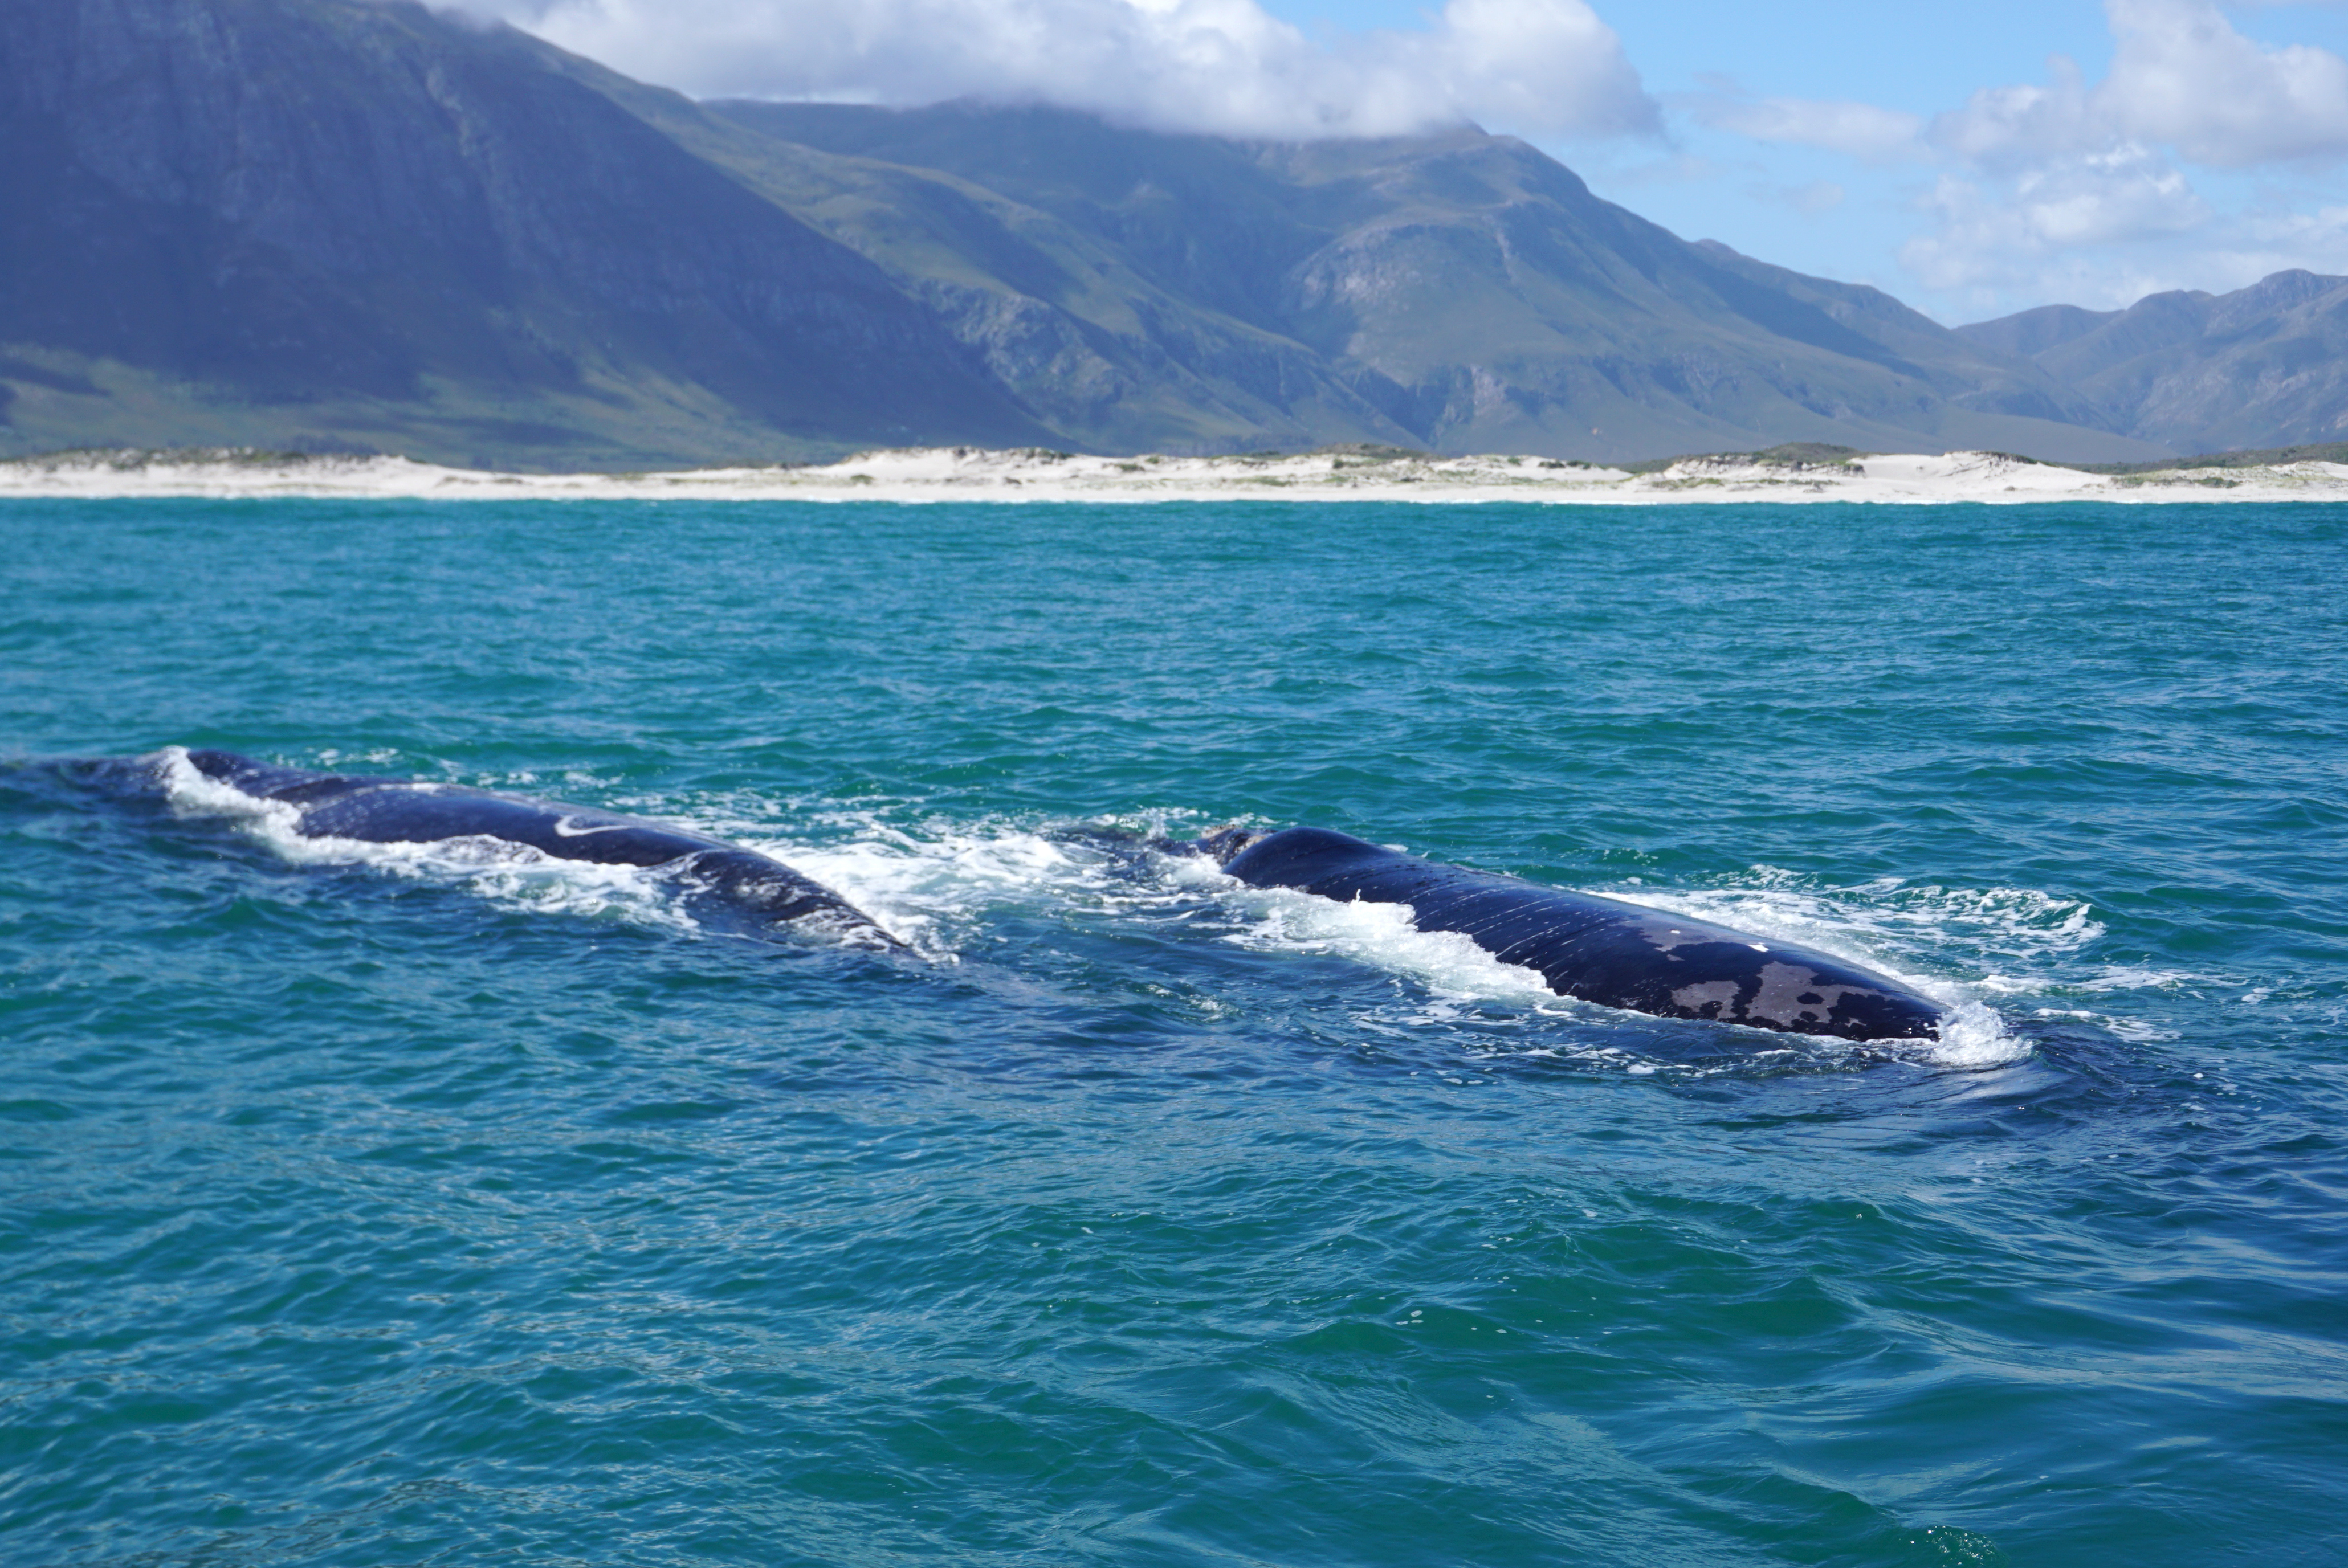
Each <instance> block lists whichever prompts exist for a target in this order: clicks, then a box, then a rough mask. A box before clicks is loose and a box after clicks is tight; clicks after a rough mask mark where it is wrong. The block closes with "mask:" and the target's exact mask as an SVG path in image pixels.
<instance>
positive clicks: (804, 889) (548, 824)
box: [185, 750, 909, 952]
mask: <svg viewBox="0 0 2348 1568" xmlns="http://www.w3.org/2000/svg"><path fill="white" fill-rule="evenodd" d="M185 755H186V758H187V762H188V764H189V765H190V766H191V767H193V768H194V769H195V770H196V772H197V773H199V774H201V775H202V776H203V777H204V778H206V779H209V780H210V781H211V782H212V783H213V784H223V785H226V786H227V787H228V788H230V789H232V790H235V791H236V792H237V793H239V794H244V795H247V796H250V797H252V798H253V799H255V800H263V801H271V802H274V803H276V804H279V805H283V806H286V807H290V808H291V809H292V811H293V820H292V824H291V825H292V827H293V831H294V832H295V833H298V834H300V835H302V836H303V837H304V838H341V839H355V840H357V841H359V842H361V843H366V844H439V843H445V842H448V841H449V840H452V839H460V838H462V839H493V840H496V841H499V842H500V843H504V844H512V845H526V846H527V847H529V848H531V849H535V850H537V851H538V852H539V853H540V854H541V855H544V856H548V857H550V858H552V859H557V860H577V861H583V862H586V863H588V864H591V865H597V866H641V867H643V868H644V869H646V870H650V871H654V872H656V873H658V874H659V875H661V876H664V877H666V878H668V879H670V880H672V881H674V882H675V884H676V885H677V886H678V887H679V888H680V889H681V890H682V891H683V892H685V894H686V895H687V896H688V897H693V898H695V900H697V901H699V902H701V903H703V904H704V905H707V906H714V907H717V908H719V909H721V910H723V911H724V912H726V914H727V915H728V916H730V917H732V921H733V923H736V924H739V925H742V926H745V927H747V928H748V929H749V931H750V932H751V934H753V935H760V936H763V935H767V934H770V933H772V932H775V931H777V930H779V929H782V928H786V927H788V928H792V929H800V930H810V931H816V932H820V933H822V934H824V935H827V936H830V937H833V938H838V939H839V940H840V941H842V942H844V943H846V944H848V945H850V946H852V947H860V948H875V949H881V950H886V951H890V952H905V951H908V950H909V949H908V948H906V947H905V944H904V943H902V942H901V941H899V940H898V939H897V938H895V937H893V936H891V934H890V933H889V932H888V931H886V930H884V929H883V928H882V927H881V926H880V923H879V922H878V921H876V920H874V919H873V918H872V917H870V916H869V915H867V914H865V913H864V912H863V911H862V910H860V909H859V908H857V907H855V906H854V905H852V904H850V902H849V901H848V900H847V899H845V898H843V897H840V896H839V894H838V893H835V892H833V891H832V890H831V889H830V888H829V887H827V886H824V885H823V884H822V883H820V882H818V881H817V880H815V878H813V877H811V876H808V875H807V874H806V873H804V872H801V871H798V870H796V869H794V868H793V867H791V866H787V865H785V864H784V863H783V862H781V861H779V860H777V859H776V858H774V857H773V856H769V855H762V854H760V853H759V852H758V851H757V850H755V849H746V848H744V847H742V846H741V845H738V844H729V843H727V842H726V841H725V840H724V839H721V838H712V837H709V836H707V835H704V834H698V833H693V832H689V831H687V830H685V829H684V828H679V827H672V826H670V825H667V824H665V823H658V822H651V821H647V820H646V819H644V818H643V817H635V816H624V815H619V814H618V813H615V812H608V811H597V810H594V809H592V808H591V807H587V806H581V805H568V804H563V803H562V802H560V801H551V800H536V799H532V798H530V797H529V796H526V795H511V794H498V793H496V792H494V791H490V790H480V789H469V788H466V787H464V786H463V785H460V784H439V783H435V782H432V781H429V780H421V779H403V778H381V777H376V776H373V775H368V774H333V773H314V772H312V771H310V770H308V769H304V768H289V767H281V766H278V765H277V764H273V763H264V762H257V761H255V760H254V759H252V758H251V757H246V756H240V755H238V754H237V753H234V752H223V751H211V750H203V751H189V752H187V753H185Z"/></svg>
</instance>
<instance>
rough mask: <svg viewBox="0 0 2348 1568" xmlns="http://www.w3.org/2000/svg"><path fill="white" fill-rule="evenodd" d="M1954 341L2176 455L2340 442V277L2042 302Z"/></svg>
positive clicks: (2346, 345)
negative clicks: (2005, 362)
mask: <svg viewBox="0 0 2348 1568" xmlns="http://www.w3.org/2000/svg"><path fill="white" fill-rule="evenodd" d="M1956 333H1957V335H1958V336H1960V337H1962V338H1964V339H1965V340H1967V341H1968V342H1971V343H1976V344H1978V345H1980V346H1982V348H1985V349H1989V350H1993V351H1994V352H1997V353H2000V354H2021V355H2026V356H2028V357H2029V358H2030V359H2031V360H2032V361H2033V362H2034V363H2035V364H2037V365H2039V366H2040V367H2041V368H2042V369H2044V370H2045V371H2046V372H2047V374H2050V375H2052V376H2054V377H2055V378H2056V379H2057V380H2059V381H2061V382H2062V383H2063V384H2065V386H2067V387H2070V388H2072V389H2074V390H2075V391H2076V392H2077V393H2078V394H2079V395H2082V396H2084V397H2086V398H2088V399H2091V400H2092V401H2093V402H2094V404H2095V405H2096V408H2097V409H2098V411H2099V412H2100V415H2101V416H2102V421H2103V422H2104V423H2106V424H2107V425H2109V426H2110V427H2112V428H2114V429H2116V430H2121V431H2125V432H2127V434H2129V435H2132V436H2136V437H2137V439H2139V440H2144V441H2149V442H2154V443H2157V444H2158V445H2161V446H2170V447H2173V448H2175V449H2177V450H2179V451H2188V452H2215V451H2231V450H2239V449H2241V448H2245V447H2282V446H2303V445H2309V444H2318V443H2322V442H2327V441H2330V442H2337V441H2340V440H2342V439H2343V438H2348V278H2328V277H2322V276H2319V275H2318V274H2316V273H2313V272H2276V273H2274V274H2272V275H2271V276H2270V277H2268V278H2266V279H2264V280H2262V281H2260V282H2257V283H2253V284H2252V285H2250V287H2249V288H2247V289H2240V290H2237V291H2236V292H2233V293H2230V294H2214V295H2213V294H2207V293H2201V292H2171V293H2161V294H2151V295H2147V297H2145V298H2144V299H2141V300H2138V301H2137V302H2136V303H2135V304H2133V305H2131V306H2129V307H2128V308H2127V310H2125V311H2103V312H2096V311H2082V310H2078V309H2075V307H2072V306H2069V305H2049V306H2045V307H2043V308H2041V309H2039V310H2034V311H2024V312H2023V313H2021V314H2019V315H2012V316H2006V317H2003V318H2002V319H2000V320H1997V321H1992V322H1980V323H1974V324H1972V325H1971V326H1962V327H1959V328H1957V329H1956Z"/></svg>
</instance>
